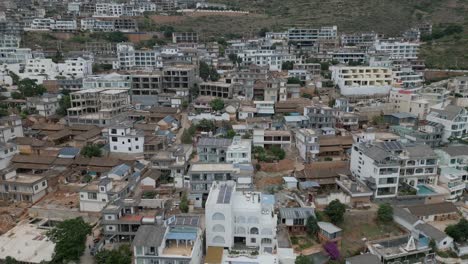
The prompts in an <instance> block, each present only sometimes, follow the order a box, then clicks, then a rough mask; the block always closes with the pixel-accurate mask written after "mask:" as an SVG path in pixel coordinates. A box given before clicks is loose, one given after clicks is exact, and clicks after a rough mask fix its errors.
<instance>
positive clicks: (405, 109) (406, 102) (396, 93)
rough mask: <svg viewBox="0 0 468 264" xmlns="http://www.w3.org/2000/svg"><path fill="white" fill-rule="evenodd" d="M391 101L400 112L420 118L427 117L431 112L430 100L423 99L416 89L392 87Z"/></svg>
mask: <svg viewBox="0 0 468 264" xmlns="http://www.w3.org/2000/svg"><path fill="white" fill-rule="evenodd" d="M389 101H390V103H392V104H393V107H394V109H395V111H396V112H399V113H410V114H413V115H415V116H417V117H418V118H419V119H425V118H426V116H427V114H428V113H429V107H430V105H429V101H427V100H426V99H423V98H422V96H421V95H420V94H418V93H416V91H410V90H402V89H392V90H391V91H390V97H389Z"/></svg>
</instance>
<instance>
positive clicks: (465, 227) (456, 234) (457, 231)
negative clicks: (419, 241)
mask: <svg viewBox="0 0 468 264" xmlns="http://www.w3.org/2000/svg"><path fill="white" fill-rule="evenodd" d="M445 233H446V234H447V235H449V236H451V237H452V238H453V240H455V241H456V242H464V241H468V220H466V219H465V218H462V219H460V221H459V222H458V223H457V224H455V225H449V226H447V227H446V228H445Z"/></svg>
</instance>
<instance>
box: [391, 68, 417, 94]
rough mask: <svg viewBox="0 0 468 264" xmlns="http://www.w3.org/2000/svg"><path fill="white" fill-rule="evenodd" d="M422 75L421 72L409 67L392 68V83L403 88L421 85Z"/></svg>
mask: <svg viewBox="0 0 468 264" xmlns="http://www.w3.org/2000/svg"><path fill="white" fill-rule="evenodd" d="M423 83H424V77H423V75H422V73H418V72H415V71H413V69H411V68H400V69H398V70H395V69H394V70H393V85H394V86H395V87H399V88H404V89H413V88H419V87H422V86H423Z"/></svg>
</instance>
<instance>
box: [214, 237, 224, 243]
mask: <svg viewBox="0 0 468 264" xmlns="http://www.w3.org/2000/svg"><path fill="white" fill-rule="evenodd" d="M213 243H215V244H224V237H222V236H215V237H214V238H213Z"/></svg>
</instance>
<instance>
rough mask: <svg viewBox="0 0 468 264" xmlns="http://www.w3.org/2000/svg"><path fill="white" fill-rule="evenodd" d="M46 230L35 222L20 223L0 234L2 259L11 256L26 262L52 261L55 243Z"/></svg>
mask: <svg viewBox="0 0 468 264" xmlns="http://www.w3.org/2000/svg"><path fill="white" fill-rule="evenodd" d="M46 231H47V230H41V229H38V227H37V226H36V225H33V224H29V223H26V222H21V223H19V224H18V225H17V226H16V227H14V228H13V229H11V230H10V231H8V232H7V233H5V234H3V235H2V236H0V259H5V258H6V257H7V256H10V257H13V258H15V259H16V260H17V261H20V262H26V263H39V262H42V261H46V262H49V261H51V260H52V256H53V255H54V249H55V244H54V243H53V242H52V241H50V240H49V239H48V238H47V237H46V235H45V234H46Z"/></svg>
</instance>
